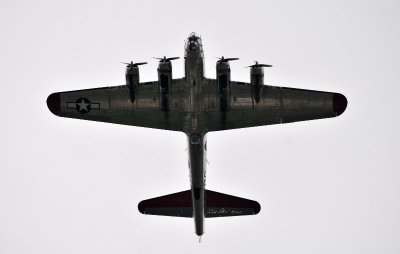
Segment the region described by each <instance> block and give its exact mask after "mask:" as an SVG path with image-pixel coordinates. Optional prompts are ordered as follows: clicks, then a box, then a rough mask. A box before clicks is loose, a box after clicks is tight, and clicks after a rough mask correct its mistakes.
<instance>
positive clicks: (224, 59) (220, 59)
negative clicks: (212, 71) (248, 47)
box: [217, 56, 239, 63]
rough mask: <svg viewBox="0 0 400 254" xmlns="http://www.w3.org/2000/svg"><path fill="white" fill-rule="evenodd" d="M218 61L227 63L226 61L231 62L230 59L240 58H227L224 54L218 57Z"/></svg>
mask: <svg viewBox="0 0 400 254" xmlns="http://www.w3.org/2000/svg"><path fill="white" fill-rule="evenodd" d="M218 59H219V60H218V61H217V62H218V63H226V62H229V61H234V60H239V58H237V57H231V58H225V57H224V56H222V57H218Z"/></svg>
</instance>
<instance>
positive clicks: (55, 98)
mask: <svg viewBox="0 0 400 254" xmlns="http://www.w3.org/2000/svg"><path fill="white" fill-rule="evenodd" d="M46 102H47V107H48V108H49V110H50V111H51V113H53V114H54V115H56V116H58V113H59V112H60V109H61V104H60V94H59V93H52V94H50V95H49V97H47V101H46Z"/></svg>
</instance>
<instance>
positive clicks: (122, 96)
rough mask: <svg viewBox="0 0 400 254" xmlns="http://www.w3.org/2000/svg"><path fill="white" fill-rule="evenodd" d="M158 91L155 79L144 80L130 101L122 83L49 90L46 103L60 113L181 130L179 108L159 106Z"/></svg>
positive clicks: (63, 115)
mask: <svg viewBox="0 0 400 254" xmlns="http://www.w3.org/2000/svg"><path fill="white" fill-rule="evenodd" d="M159 94H160V92H159V86H158V82H147V83H142V84H141V85H140V87H139V89H138V93H137V96H136V98H135V100H134V101H131V99H130V94H129V90H128V88H127V87H126V86H115V87H103V88H95V89H87V90H77V91H68V92H60V93H53V94H51V95H50V96H49V97H48V99H47V105H48V107H49V109H50V111H51V112H52V113H53V114H55V115H57V116H61V117H68V118H77V119H84V120H92V121H99V122H108V123H116V124H124V125H132V126H140V127H149V128H155V129H164V130H173V131H181V130H182V123H181V111H180V110H179V109H178V108H174V107H171V109H170V110H168V111H166V110H162V105H161V100H160V96H159Z"/></svg>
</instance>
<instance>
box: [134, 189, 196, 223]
mask: <svg viewBox="0 0 400 254" xmlns="http://www.w3.org/2000/svg"><path fill="white" fill-rule="evenodd" d="M138 209H139V211H140V212H141V213H143V214H152V215H164V216H176V217H189V218H192V216H193V209H192V194H191V191H190V190H187V191H182V192H177V193H173V194H169V195H165V196H161V197H156V198H151V199H147V200H143V201H141V202H140V203H139V205H138Z"/></svg>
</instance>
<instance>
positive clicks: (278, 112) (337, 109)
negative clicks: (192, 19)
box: [47, 33, 347, 235]
mask: <svg viewBox="0 0 400 254" xmlns="http://www.w3.org/2000/svg"><path fill="white" fill-rule="evenodd" d="M174 59H177V57H172V58H166V57H164V58H159V60H160V63H159V67H158V81H155V82H145V83H140V81H139V68H138V65H141V64H144V63H136V64H134V63H133V62H131V63H128V64H127V65H128V66H127V70H126V85H123V86H115V87H104V88H95V89H87V90H78V91H69V92H60V93H54V94H51V95H50V96H49V97H48V99H47V105H48V108H49V109H50V111H51V112H52V113H53V114H55V115H57V116H61V117H69V118H77V119H84V120H92V121H101V122H109V123H116V124H125V125H133V126H141V127H148V128H156V129H163V130H171V131H182V132H184V133H186V135H187V137H188V154H189V168H190V169H189V170H190V176H191V177H190V180H191V192H190V201H189V198H188V195H189V193H188V192H181V193H180V194H171V195H167V196H165V197H160V198H156V199H152V200H150V201H149V200H147V201H146V202H144V201H143V202H141V203H140V204H139V210H140V212H142V213H148V214H159V215H171V216H177V215H178V216H184V217H191V216H192V215H193V217H194V221H195V231H196V234H197V235H202V234H203V232H204V218H205V216H206V217H216V216H233V215H245V214H256V213H258V211H259V204H258V203H257V202H255V201H249V200H245V199H242V200H241V201H240V200H239V198H236V199H235V197H233V196H230V197H233V198H229V197H227V196H229V195H225V194H221V193H220V194H215V193H214V194H213V193H212V192H210V193H211V194H209V195H211V196H210V198H211V199H212V198H213V197H214V200H217V201H218V200H219V201H221V200H222V201H221V202H222V203H223V201H224V200H225V201H226V200H231V203H232V202H233V203H238V204H239V203H240V202H242V203H240V204H241V205H237V206H230V205H229V202H228V203H225V205H224V204H222V203H218V202H214V206H208V207H206V206H205V204H206V200H205V198H206V197H205V179H206V134H207V133H208V132H210V131H220V130H227V129H235V128H245V127H253V126H261V125H270V124H278V123H289V122H295V121H305V120H312V119H320V118H329V117H335V116H338V115H340V114H342V113H343V112H344V111H345V109H346V107H347V99H346V97H345V96H343V95H342V94H338V93H329V92H320V91H312V90H302V89H294V88H285V87H273V86H265V85H264V72H263V69H262V68H263V67H270V66H269V65H264V64H258V63H257V62H256V64H255V65H252V66H250V67H251V70H250V74H251V81H250V83H244V82H235V81H231V80H230V67H229V61H232V60H237V59H236V58H220V59H219V60H218V61H217V65H216V72H217V79H207V78H205V77H204V53H203V47H202V41H201V38H200V37H198V36H197V35H196V34H194V33H193V34H191V35H190V37H189V38H188V39H187V41H186V44H185V77H184V78H180V79H173V78H172V65H171V60H174ZM223 195H225V196H223ZM216 197H217V198H216ZM163 198H164V199H163ZM165 202H166V203H165ZM171 202H172V203H171ZM174 202H175V203H174ZM182 202H183V203H185V204H184V205H182ZM188 202H189V203H190V204H188ZM210 202H211V203H212V200H210ZM243 202H244V203H243ZM167 203H168V204H169V205H166V206H164V207H161V206H160V204H167ZM227 204H228V206H227ZM243 204H245V205H243ZM146 205H147V206H146Z"/></svg>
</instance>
